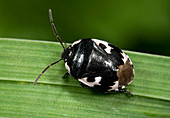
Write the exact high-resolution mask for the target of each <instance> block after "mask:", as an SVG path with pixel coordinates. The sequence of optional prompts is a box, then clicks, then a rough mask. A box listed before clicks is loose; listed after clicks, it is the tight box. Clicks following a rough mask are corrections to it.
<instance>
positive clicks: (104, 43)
mask: <svg viewBox="0 0 170 118" xmlns="http://www.w3.org/2000/svg"><path fill="white" fill-rule="evenodd" d="M92 41H94V42H95V43H96V44H97V45H98V46H99V44H100V43H101V44H103V45H105V46H106V49H104V50H105V51H106V52H107V53H108V54H111V50H112V49H113V48H112V47H110V46H109V44H108V43H107V42H106V41H101V40H98V39H92Z"/></svg>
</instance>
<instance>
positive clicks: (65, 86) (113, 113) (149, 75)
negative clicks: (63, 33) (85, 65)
mask: <svg viewBox="0 0 170 118" xmlns="http://www.w3.org/2000/svg"><path fill="white" fill-rule="evenodd" d="M62 50H63V49H62V47H61V45H60V44H59V43H54V42H44V41H31V40H19V39H0V117H16V118H18V117H32V118H36V117H44V118H46V117H57V118H59V117H73V118H75V117H88V118H89V117H96V118H103V117H104V118H105V117H111V118H113V117H116V118H124V117H125V118H127V117H135V118H136V117H141V118H144V117H162V118H165V117H167V118H169V117H170V113H169V111H170V57H165V56H158V55H151V54H144V53H137V52H131V51H125V52H126V53H127V54H128V55H129V57H130V58H131V60H132V62H133V63H134V67H135V73H136V75H135V78H134V81H133V82H132V83H131V84H130V85H129V86H128V87H127V89H128V90H129V91H131V92H132V93H133V94H134V95H135V96H134V97H131V96H128V95H127V94H125V93H117V94H101V93H99V92H97V91H95V90H91V89H89V88H82V87H81V86H80V85H79V82H78V81H77V80H75V79H74V78H73V77H71V76H69V77H68V78H65V79H62V78H61V76H62V75H63V74H64V73H65V72H66V69H65V67H64V62H63V61H61V62H59V63H58V64H56V65H55V66H52V67H51V68H50V69H49V70H48V71H47V72H46V73H45V74H44V75H43V76H42V77H41V78H40V80H39V81H38V83H37V85H36V86H34V85H33V82H34V80H35V79H36V77H37V76H38V75H39V74H40V73H41V71H42V70H43V69H44V68H45V67H46V66H48V65H49V64H51V63H52V62H54V61H56V60H59V59H60V58H61V57H60V55H61V53H62Z"/></svg>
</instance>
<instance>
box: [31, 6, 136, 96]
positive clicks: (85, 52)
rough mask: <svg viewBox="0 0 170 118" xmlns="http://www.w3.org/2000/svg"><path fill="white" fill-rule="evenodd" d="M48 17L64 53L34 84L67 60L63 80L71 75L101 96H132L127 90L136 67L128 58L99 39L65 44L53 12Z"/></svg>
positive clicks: (116, 48) (114, 47)
mask: <svg viewBox="0 0 170 118" xmlns="http://www.w3.org/2000/svg"><path fill="white" fill-rule="evenodd" d="M49 17H50V22H51V25H52V29H53V31H54V34H55V35H56V38H57V39H58V41H59V42H60V44H61V45H62V47H63V49H64V50H63V52H62V55H61V59H60V60H58V61H56V62H54V63H52V64H50V65H49V66H47V67H46V68H45V69H44V70H43V71H42V73H41V74H40V75H39V76H38V77H37V79H36V80H35V82H34V85H35V84H36V83H37V81H38V79H39V78H40V77H41V76H42V74H43V73H44V72H45V71H47V69H49V68H50V67H51V66H53V65H54V64H56V63H58V62H59V61H61V60H64V62H65V67H66V69H67V71H68V72H67V73H66V74H65V75H64V76H63V77H65V76H66V75H68V74H70V75H72V76H73V77H74V78H75V79H77V80H78V81H79V82H80V85H81V86H83V87H84V86H87V87H90V88H94V89H97V90H99V91H100V92H102V93H107V92H127V93H129V94H130V95H132V94H131V93H130V92H129V91H128V90H127V89H125V87H126V86H127V85H129V84H130V83H131V82H132V80H133V77H134V68H133V64H132V61H131V60H130V58H129V57H128V55H126V54H125V53H124V52H123V51H122V50H121V49H119V48H118V47H116V46H114V45H112V44H111V43H108V42H106V41H102V40H98V39H91V38H87V39H80V40H78V41H75V42H74V43H73V44H72V45H70V46H67V45H66V44H65V45H64V44H63V43H62V41H61V39H60V37H59V35H58V34H57V31H56V27H55V25H54V23H53V17H52V12H51V9H49ZM132 96H133V95H132Z"/></svg>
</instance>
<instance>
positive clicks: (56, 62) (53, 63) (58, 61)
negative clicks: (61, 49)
mask: <svg viewBox="0 0 170 118" xmlns="http://www.w3.org/2000/svg"><path fill="white" fill-rule="evenodd" d="M61 60H62V59H60V60H58V61H55V62H53V63H52V64H50V65H49V66H47V67H46V68H45V69H44V70H43V71H42V72H41V74H40V75H39V76H38V77H37V79H36V80H35V82H34V85H36V83H37V81H38V80H39V78H40V77H41V76H42V74H43V73H45V72H46V71H47V70H48V69H49V68H50V67H51V66H53V65H55V64H56V63H58V62H59V61H61Z"/></svg>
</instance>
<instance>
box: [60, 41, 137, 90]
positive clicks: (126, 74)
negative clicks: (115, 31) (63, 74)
mask: <svg viewBox="0 0 170 118" xmlns="http://www.w3.org/2000/svg"><path fill="white" fill-rule="evenodd" d="M62 59H64V61H65V67H66V69H67V70H68V73H69V74H71V75H72V76H73V77H74V78H75V79H78V81H79V82H80V83H81V84H83V85H86V86H88V87H93V88H96V89H98V90H99V91H101V92H111V91H120V90H123V89H124V88H125V87H126V86H127V85H128V84H130V83H131V82H132V80H133V77H134V69H133V65H132V62H131V61H130V59H129V57H128V56H127V55H126V54H125V53H124V52H123V51H122V50H120V49H119V48H117V47H116V46H114V45H112V44H110V43H107V42H105V41H101V40H97V39H81V40H78V41H76V42H74V43H73V44H72V45H71V46H69V47H68V48H67V49H65V50H64V51H63V54H62Z"/></svg>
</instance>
